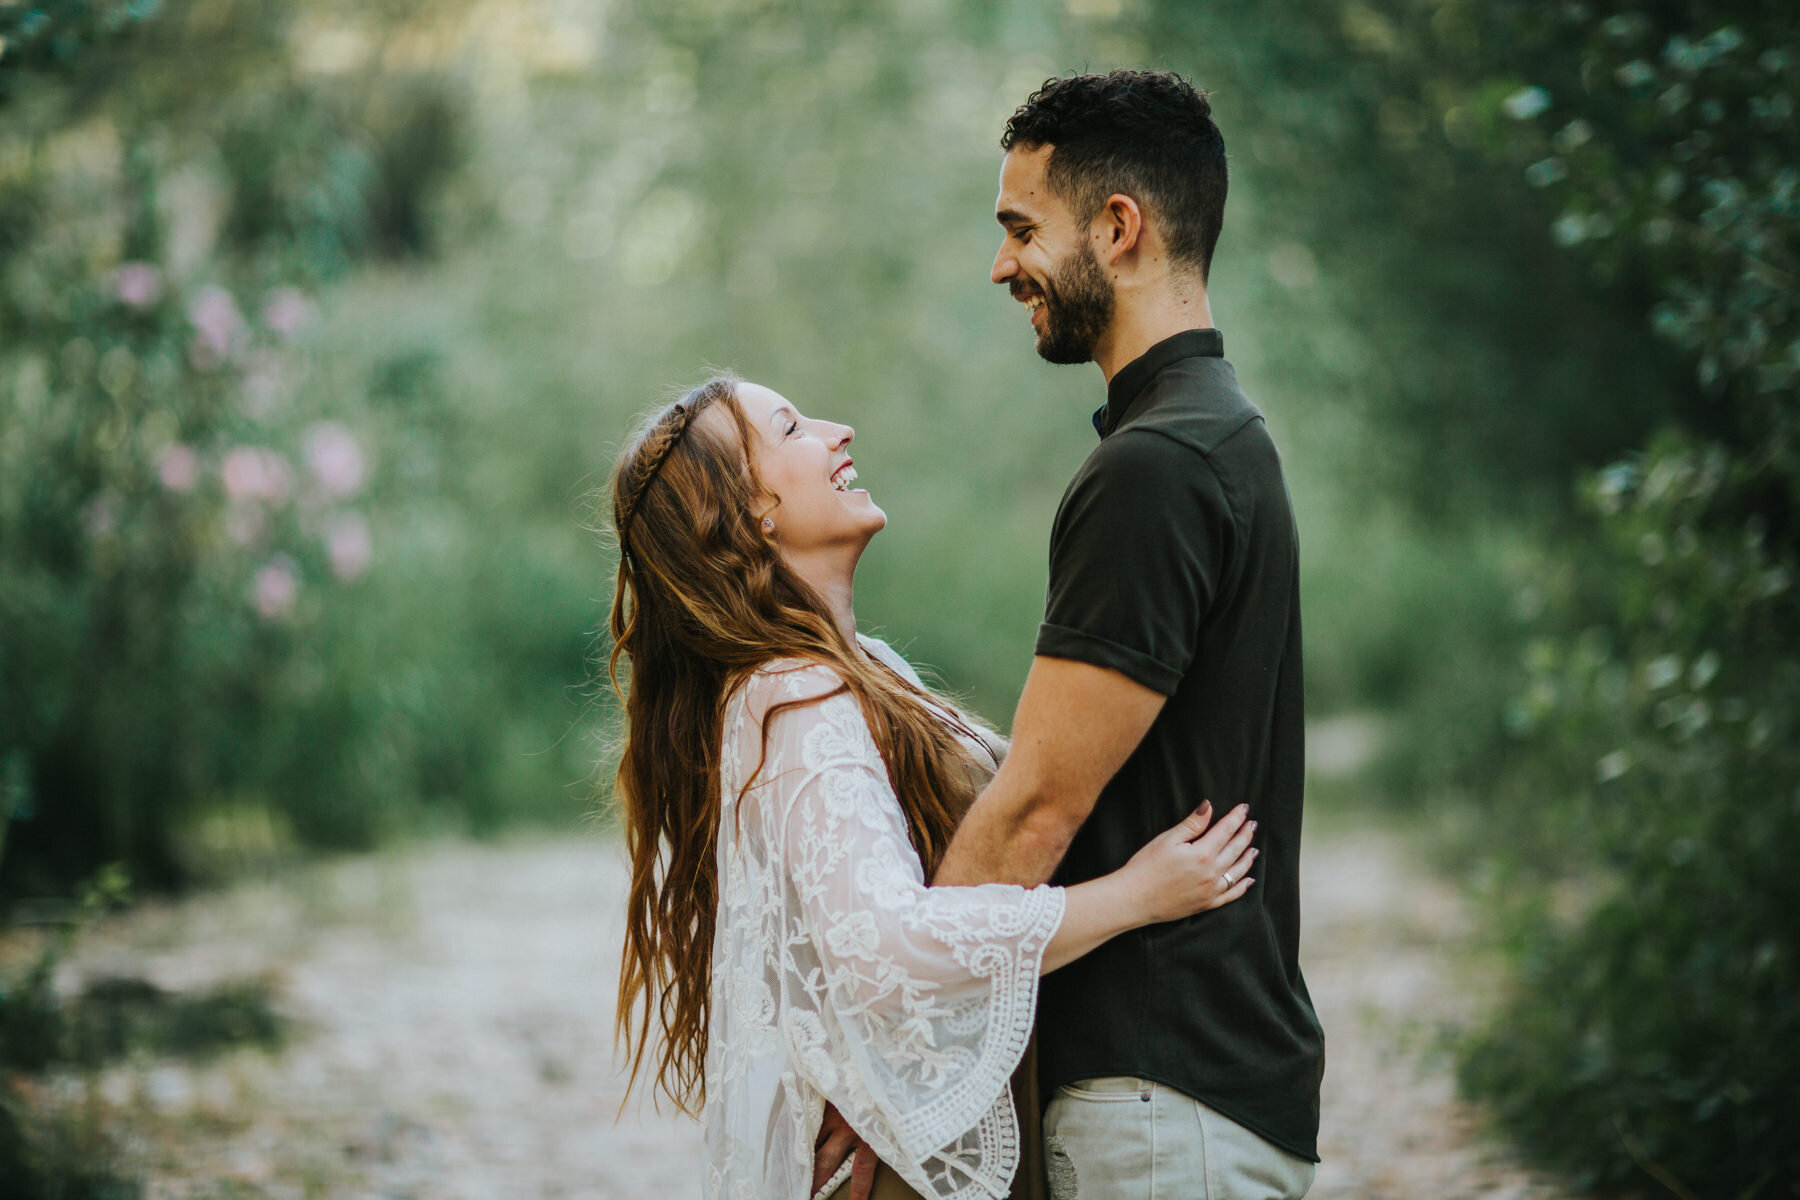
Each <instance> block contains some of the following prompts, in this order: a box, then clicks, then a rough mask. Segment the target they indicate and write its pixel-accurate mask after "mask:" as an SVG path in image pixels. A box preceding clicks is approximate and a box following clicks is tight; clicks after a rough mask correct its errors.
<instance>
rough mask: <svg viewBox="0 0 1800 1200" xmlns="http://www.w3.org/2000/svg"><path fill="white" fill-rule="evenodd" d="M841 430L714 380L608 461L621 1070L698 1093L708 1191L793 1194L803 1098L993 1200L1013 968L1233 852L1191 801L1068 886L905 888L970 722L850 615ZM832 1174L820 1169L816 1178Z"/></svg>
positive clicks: (1218, 886)
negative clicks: (626, 862)
mask: <svg viewBox="0 0 1800 1200" xmlns="http://www.w3.org/2000/svg"><path fill="white" fill-rule="evenodd" d="M851 436H852V431H851V430H850V429H849V427H847V426H843V425H834V424H831V423H829V422H824V421H816V420H811V419H808V418H806V417H803V416H802V415H800V413H799V412H797V411H796V410H795V409H794V407H793V406H792V405H791V404H789V403H788V402H787V401H786V400H785V399H783V398H782V397H781V396H779V395H777V394H776V393H774V392H772V391H770V390H768V389H767V388H763V387H759V386H758V385H756V384H752V383H746V382H741V381H738V380H736V379H732V378H718V379H714V380H712V381H710V382H708V383H706V384H704V385H702V386H701V387H699V388H696V389H694V390H693V391H692V392H690V393H689V394H688V395H687V396H685V397H683V398H682V399H681V400H680V401H678V402H676V403H674V404H672V405H669V406H667V407H665V408H664V409H662V410H661V411H660V412H658V413H656V414H655V415H654V416H652V417H651V418H650V419H649V420H648V421H647V422H646V423H645V424H644V426H643V427H642V428H641V429H640V430H639V431H638V433H637V434H636V435H635V436H634V437H633V438H632V439H631V440H630V442H629V443H628V444H627V446H626V447H625V449H624V451H623V452H622V453H621V454H620V456H619V461H618V464H617V467H616V470H615V473H614V476H613V481H612V500H613V521H614V528H615V531H616V533H617V536H618V543H619V550H620V561H619V575H618V582H617V587H616V590H615V593H614V597H613V608H612V616H611V630H612V636H613V642H614V648H613V654H612V659H611V662H610V663H609V667H610V669H611V671H612V674H613V681H614V686H615V687H617V686H618V664H619V659H620V657H621V656H624V657H625V658H627V659H629V660H630V683H629V687H628V688H627V689H625V690H624V692H623V693H622V694H624V695H625V711H626V722H627V731H626V741H625V746H624V750H623V754H622V757H621V758H620V762H619V771H618V783H617V794H618V797H619V800H620V803H621V807H622V811H623V816H624V822H625V833H626V841H627V845H628V847H629V850H630V854H631V863H632V882H631V894H630V899H629V903H628V916H627V930H626V939H625V952H624V964H623V971H622V974H621V979H620V984H619V1007H618V1023H619V1024H618V1027H619V1031H620V1034H621V1036H622V1037H623V1038H624V1040H625V1043H626V1046H627V1049H628V1052H629V1054H630V1057H631V1063H632V1071H631V1080H632V1082H633V1083H635V1081H636V1078H637V1074H638V1071H639V1069H640V1068H641V1067H642V1065H643V1061H644V1057H645V1054H646V1052H647V1050H648V1046H649V1042H650V1037H651V1032H652V1026H653V1025H654V1026H655V1027H656V1033H657V1034H659V1035H660V1045H659V1047H658V1049H657V1051H656V1082H657V1084H658V1085H659V1086H660V1088H661V1089H662V1091H663V1092H664V1093H665V1094H666V1095H667V1096H668V1097H669V1098H670V1099H672V1100H673V1101H674V1102H675V1104H676V1105H677V1106H678V1107H680V1108H682V1109H684V1110H686V1111H690V1112H692V1111H696V1110H698V1109H699V1108H700V1107H701V1106H702V1105H704V1109H705V1120H706V1127H707V1150H708V1160H709V1161H708V1173H707V1188H706V1194H707V1195H708V1196H717V1197H724V1198H728V1200H740V1198H741V1200H749V1198H751V1197H756V1198H759V1200H760V1198H762V1197H781V1198H783V1200H806V1197H808V1196H811V1195H813V1194H814V1191H815V1185H816V1184H819V1183H822V1184H823V1186H822V1187H818V1188H817V1189H816V1190H818V1191H819V1192H820V1193H821V1194H823V1193H829V1192H831V1191H832V1190H833V1189H834V1188H836V1187H837V1185H838V1183H839V1182H840V1179H838V1178H833V1179H828V1180H824V1181H817V1180H815V1179H814V1177H813V1149H814V1145H815V1138H816V1137H817V1135H818V1133H819V1130H820V1126H821V1121H822V1119H823V1114H824V1111H825V1107H826V1105H827V1103H829V1104H831V1105H834V1106H835V1107H836V1109H837V1110H838V1111H839V1112H840V1113H841V1114H842V1115H843V1117H844V1118H845V1119H847V1120H848V1122H849V1125H850V1126H851V1128H853V1129H854V1130H855V1131H856V1133H857V1134H859V1135H860V1136H861V1137H862V1138H863V1139H864V1140H865V1141H866V1142H867V1143H868V1145H869V1146H870V1147H871V1148H872V1149H873V1150H874V1151H875V1153H876V1154H877V1155H879V1157H880V1159H881V1161H882V1163H883V1164H885V1165H886V1166H887V1167H889V1168H891V1170H892V1171H893V1172H895V1173H897V1174H898V1176H899V1177H900V1178H901V1179H903V1180H904V1181H905V1183H906V1184H907V1185H910V1187H911V1188H912V1189H914V1190H915V1191H916V1192H918V1193H920V1194H922V1195H925V1196H935V1197H945V1198H969V1200H974V1198H976V1197H982V1198H988V1197H999V1196H1004V1195H1006V1194H1007V1188H1008V1184H1009V1181H1010V1180H1011V1177H1012V1175H1013V1172H1014V1170H1015V1168H1016V1165H1017V1162H1018V1158H1019V1144H1018V1143H1019V1138H1018V1127H1017V1124H1016V1122H1015V1118H1014V1113H1013V1110H1012V1105H1011V1101H1010V1097H1009V1095H1008V1094H1007V1082H1008V1079H1009V1077H1010V1075H1011V1073H1012V1072H1013V1070H1014V1068H1015V1067H1016V1066H1017V1065H1018V1063H1019V1060H1020V1057H1021V1055H1022V1054H1023V1053H1024V1050H1025V1047H1026V1042H1027V1040H1028V1038H1029V1036H1030V1033H1031V1026H1032V1015H1033V1010H1034V1007H1035V1004H1036V997H1037V979H1038V976H1039V975H1040V974H1042V973H1044V972H1048V971H1051V970H1054V969H1055V968H1056V967H1058V966H1060V965H1062V964H1064V963H1066V962H1069V961H1071V960H1072V959H1074V958H1076V957H1078V956H1080V955H1081V954H1084V953H1086V952H1087V951H1089V950H1091V949H1093V948H1094V947H1096V946H1098V945H1099V944H1100V943H1101V942H1103V941H1105V940H1106V939H1107V938H1109V937H1111V936H1113V935H1115V934H1118V933H1122V932H1124V931H1125V930H1127V929H1133V928H1137V927H1139V926H1141V925H1146V924H1150V923H1152V922H1155V921H1165V920H1173V919H1176V918H1179V917H1184V916H1188V915H1190V914H1193V913H1196V912H1201V911H1204V910H1206V909H1209V908H1214V907H1217V906H1219V905H1221V904H1225V903H1228V902H1230V901H1232V900H1235V899H1237V898H1238V897H1239V896H1241V895H1243V894H1244V891H1245V889H1246V888H1247V887H1248V886H1249V885H1250V884H1251V882H1253V881H1252V880H1251V879H1249V878H1247V877H1246V875H1245V871H1246V869H1247V868H1248V867H1249V865H1250V862H1251V860H1252V859H1253V858H1254V857H1255V853H1256V852H1255V850H1254V849H1251V848H1250V838H1251V834H1252V832H1253V829H1254V825H1253V823H1246V822H1245V821H1244V818H1243V812H1242V809H1241V808H1240V809H1238V810H1234V812H1233V813H1232V814H1231V815H1230V816H1228V817H1227V818H1225V819H1223V820H1221V821H1220V822H1218V824H1217V825H1216V826H1215V827H1214V828H1213V829H1212V830H1210V831H1206V832H1205V833H1204V835H1202V831H1203V830H1205V826H1206V822H1207V819H1208V817H1209V815H1210V814H1209V813H1208V812H1207V810H1205V809H1204V808H1203V809H1202V811H1201V812H1199V813H1196V814H1195V815H1194V816H1193V817H1190V818H1189V819H1188V820H1187V821H1184V822H1183V823H1182V824H1181V825H1179V826H1177V827H1175V828H1174V829H1172V830H1169V831H1168V832H1167V833H1165V834H1163V835H1162V836H1161V837H1159V838H1157V839H1156V840H1155V841H1153V842H1152V843H1151V844H1150V845H1148V846H1146V847H1145V848H1144V849H1143V850H1142V851H1141V852H1139V854H1138V855H1137V856H1136V857H1134V858H1133V859H1132V860H1131V862H1130V863H1128V864H1127V865H1126V866H1125V867H1124V868H1122V869H1120V870H1119V871H1117V872H1115V873H1114V874H1112V875H1108V876H1106V877H1104V878H1101V879H1097V880H1093V881H1090V882H1087V883H1082V884H1078V885H1076V886H1074V887H1070V888H1067V889H1063V888H1054V887H1040V888H1034V889H1029V890H1027V889H1024V888H1019V887H1013V886H1010V885H1001V884H991V885H986V886H982V887H972V888H935V889H933V888H927V887H926V886H925V880H926V879H928V878H929V877H930V874H931V872H932V871H933V870H934V869H935V868H936V866H937V864H938V862H939V860H940V859H941V858H942V855H943V852H944V849H945V847H946V846H947V845H948V843H949V841H950V837H951V835H952V833H953V832H954V830H955V827H956V824H957V821H958V820H959V818H960V817H961V815H962V813H963V812H964V811H965V810H966V808H967V806H968V804H969V802H970V801H971V800H972V799H973V797H974V795H975V793H976V792H977V791H978V790H979V788H980V786H981V784H982V782H984V781H985V778H986V776H987V775H988V774H989V773H991V771H992V769H993V767H994V766H995V765H996V761H997V760H996V753H997V747H996V746H995V744H994V743H995V742H997V739H992V738H991V736H990V737H984V736H983V731H981V730H979V729H978V728H977V727H976V726H975V725H974V723H973V722H971V721H970V720H969V719H968V718H966V717H964V716H963V715H962V714H961V713H959V712H958V711H957V710H956V709H955V707H954V706H952V705H951V704H950V703H949V702H948V701H946V700H944V699H942V698H941V697H938V696H935V695H933V694H932V693H931V692H930V691H929V690H928V689H926V688H925V687H924V685H923V684H921V683H920V682H919V679H918V676H917V675H916V674H914V673H913V672H912V670H911V668H910V667H908V666H907V665H906V664H905V662H904V661H903V660H901V659H900V658H899V657H898V656H897V655H895V654H894V653H893V652H892V651H891V650H889V649H888V648H887V647H886V646H885V645H883V644H882V643H880V642H877V641H875V640H873V639H868V638H862V637H860V636H859V635H858V634H857V632H856V625H855V618H854V615H853V614H852V611H851V585H852V581H853V578H854V575H855V570H856V564H857V560H858V559H859V558H860V557H861V555H862V552H863V550H864V548H865V547H866V546H867V545H868V543H869V540H870V539H871V538H872V537H873V536H874V535H875V534H876V533H877V532H879V531H880V530H881V529H882V528H883V527H884V526H885V525H886V523H887V518H886V516H885V515H884V514H883V513H882V511H881V509H880V508H878V507H877V506H876V505H875V503H874V501H873V500H871V499H870V498H869V494H868V493H867V492H866V491H862V490H860V489H851V488H850V487H849V483H850V481H852V480H853V479H854V478H855V472H854V471H853V470H852V469H851V463H850V458H849V455H848V454H847V453H845V449H846V447H848V445H849V444H850V439H851ZM839 1174H840V1176H841V1174H842V1173H841V1172H840V1173H839Z"/></svg>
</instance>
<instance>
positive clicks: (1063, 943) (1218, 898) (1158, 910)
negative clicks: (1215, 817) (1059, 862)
mask: <svg viewBox="0 0 1800 1200" xmlns="http://www.w3.org/2000/svg"><path fill="white" fill-rule="evenodd" d="M1248 811H1249V808H1248V806H1247V805H1243V804H1240V805H1238V806H1237V807H1236V808H1234V809H1232V810H1231V811H1230V812H1228V813H1226V814H1225V815H1224V816H1223V817H1222V818H1220V819H1219V821H1218V822H1217V823H1216V824H1214V825H1213V827H1212V828H1211V829H1207V827H1206V826H1207V822H1208V821H1210V820H1211V819H1212V805H1211V804H1210V803H1207V804H1202V805H1201V806H1200V807H1199V808H1198V809H1196V810H1195V811H1194V812H1193V813H1192V814H1191V815H1189V816H1188V817H1186V818H1185V819H1184V820H1182V822H1181V823H1180V824H1179V825H1176V826H1175V827H1174V828H1172V829H1169V830H1166V831H1164V832H1163V833H1160V834H1158V835H1157V836H1156V837H1155V838H1153V839H1152V840H1151V841H1150V842H1149V843H1148V844H1147V845H1145V846H1144V848H1143V849H1142V850H1139V851H1138V852H1137V853H1136V854H1134V855H1132V856H1131V861H1130V862H1128V863H1126V864H1125V865H1124V866H1123V867H1120V868H1119V869H1118V870H1117V871H1114V872H1112V873H1111V874H1109V875H1102V876H1101V877H1100V878H1098V879H1090V880H1089V881H1088V882H1086V883H1078V884H1076V885H1074V886H1073V887H1071V888H1068V889H1066V891H1065V893H1064V908H1063V919H1062V925H1061V926H1060V927H1058V929H1057V931H1056V936H1055V937H1053V938H1051V939H1050V945H1049V946H1048V947H1046V948H1045V950H1044V965H1043V972H1044V974H1046V975H1048V974H1049V973H1050V972H1052V971H1054V970H1056V969H1057V968H1058V967H1062V966H1067V965H1068V964H1069V963H1071V962H1074V961H1075V960H1076V959H1078V958H1080V957H1081V956H1082V955H1084V954H1086V953H1087V952H1088V951H1090V950H1093V949H1095V948H1096V947H1098V946H1099V945H1100V944H1101V943H1102V942H1105V941H1107V940H1108V939H1109V938H1113V937H1116V936H1117V935H1119V934H1121V933H1124V932H1125V931H1126V930H1129V929H1137V928H1139V927H1140V926H1143V925H1154V924H1156V923H1158V922H1160V921H1174V920H1179V919H1180V918H1182V917H1188V916H1192V915H1194V914H1195V913H1202V912H1206V911H1207V910H1208V909H1213V908H1218V907H1219V906H1220V905H1224V904H1229V903H1231V902H1232V901H1233V900H1236V899H1237V898H1238V897H1240V896H1242V895H1243V894H1244V892H1245V891H1247V890H1248V889H1249V887H1250V885H1251V884H1252V883H1255V882H1256V881H1255V880H1254V879H1252V878H1251V877H1250V876H1249V875H1248V874H1246V872H1248V871H1249V869H1250V864H1251V863H1253V862H1255V861H1256V855H1257V851H1256V849H1255V848H1254V847H1252V846H1251V845H1250V841H1251V839H1252V838H1253V837H1254V836H1255V835H1256V822H1255V821H1246V820H1245V819H1244V818H1245V816H1246V814H1247V813H1248Z"/></svg>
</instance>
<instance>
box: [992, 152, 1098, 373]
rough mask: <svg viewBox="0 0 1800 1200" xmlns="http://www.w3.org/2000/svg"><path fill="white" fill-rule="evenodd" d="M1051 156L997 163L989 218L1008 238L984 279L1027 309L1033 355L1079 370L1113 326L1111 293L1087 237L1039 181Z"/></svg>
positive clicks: (1020, 156)
mask: <svg viewBox="0 0 1800 1200" xmlns="http://www.w3.org/2000/svg"><path fill="white" fill-rule="evenodd" d="M1050 149H1051V148H1050V147H1049V146H1039V147H1038V148H1037V149H1035V150H1023V149H1017V148H1015V149H1013V150H1010V151H1008V152H1007V155H1006V158H1005V160H1004V161H1003V162H1002V163H1001V164H1000V195H999V198H998V199H996V200H995V201H994V218H995V219H996V220H998V221H999V222H1000V227H1001V228H1002V229H1004V230H1005V231H1006V236H1005V238H1004V239H1003V240H1002V241H1001V243H1000V252H999V253H998V254H996V255H995V256H994V269H993V272H992V273H991V274H990V275H989V278H990V279H992V280H993V281H994V282H995V283H1003V284H1005V285H1006V286H1007V287H1008V288H1010V289H1011V291H1012V294H1013V299H1015V300H1017V301H1019V302H1020V303H1022V304H1024V305H1025V310H1026V312H1027V313H1029V314H1030V317H1031V327H1032V328H1033V329H1034V330H1036V331H1037V352H1038V354H1040V355H1041V356H1043V358H1045V359H1046V360H1048V361H1050V362H1053V363H1083V362H1088V361H1090V360H1091V359H1092V358H1093V357H1094V345H1095V343H1097V342H1098V341H1099V340H1100V338H1101V336H1102V335H1104V334H1105V333H1106V330H1107V327H1108V326H1109V325H1111V324H1112V316H1113V289H1112V284H1111V283H1110V282H1109V281H1108V280H1107V278H1106V273H1105V272H1104V271H1103V270H1102V269H1101V267H1100V263H1099V260H1098V259H1096V258H1095V256H1094V251H1093V247H1092V245H1090V243H1089V241H1088V236H1087V235H1088V231H1087V230H1086V229H1083V228H1080V227H1078V226H1077V225H1076V223H1075V217H1074V214H1072V213H1071V212H1070V211H1069V207H1068V205H1067V204H1065V203H1064V202H1063V199H1062V197H1061V196H1059V195H1057V194H1056V193H1055V192H1054V191H1052V190H1051V189H1050V187H1049V185H1048V183H1047V181H1046V180H1045V177H1044V176H1045V169H1046V168H1047V167H1048V165H1049V162H1050Z"/></svg>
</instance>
